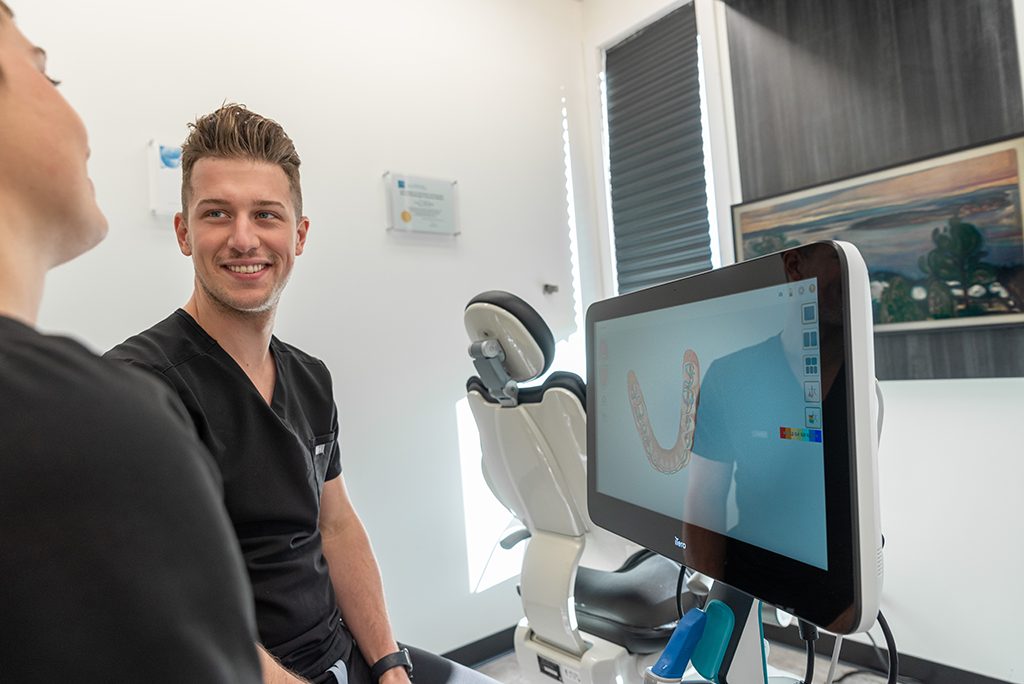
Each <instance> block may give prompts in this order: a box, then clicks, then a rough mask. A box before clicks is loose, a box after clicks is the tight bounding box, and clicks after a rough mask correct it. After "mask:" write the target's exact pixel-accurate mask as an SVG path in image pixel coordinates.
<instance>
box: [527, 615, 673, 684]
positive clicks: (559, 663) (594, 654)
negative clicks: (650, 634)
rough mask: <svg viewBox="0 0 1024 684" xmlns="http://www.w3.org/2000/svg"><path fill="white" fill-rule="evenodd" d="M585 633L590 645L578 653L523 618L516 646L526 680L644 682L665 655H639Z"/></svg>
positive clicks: (540, 683)
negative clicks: (543, 635)
mask: <svg viewBox="0 0 1024 684" xmlns="http://www.w3.org/2000/svg"><path fill="white" fill-rule="evenodd" d="M582 636H583V640H584V641H585V642H586V644H587V645H588V648H587V650H586V651H585V652H584V653H583V655H582V656H576V655H573V654H571V653H566V652H565V651H563V650H562V649H560V648H557V647H555V646H551V645H549V644H547V643H545V642H543V641H540V640H539V639H538V638H537V637H536V636H535V634H534V632H533V630H532V629H530V624H529V621H528V620H527V619H526V618H523V619H522V620H520V622H519V625H518V626H517V627H516V633H515V649H516V660H517V661H518V662H519V670H520V672H521V674H522V677H523V679H524V680H525V681H527V682H529V684H555V682H562V683H563V684H643V673H644V670H645V669H646V668H647V667H648V666H651V665H654V663H655V662H657V660H658V657H659V656H660V655H661V654H660V653H651V654H648V655H638V654H636V653H630V652H629V651H627V650H626V649H624V648H623V647H622V646H619V645H617V644H613V643H611V642H610V641H605V640H604V639H601V638H599V637H595V636H593V635H591V634H586V633H584V634H582Z"/></svg>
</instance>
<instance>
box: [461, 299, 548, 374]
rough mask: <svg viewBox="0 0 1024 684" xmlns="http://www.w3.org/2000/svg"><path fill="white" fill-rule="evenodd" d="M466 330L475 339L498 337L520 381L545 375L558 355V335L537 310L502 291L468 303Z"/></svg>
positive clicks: (509, 367)
mask: <svg viewBox="0 0 1024 684" xmlns="http://www.w3.org/2000/svg"><path fill="white" fill-rule="evenodd" d="M463 320H464V322H465V324H466V332H467V333H469V337H470V339H471V340H472V341H473V342H478V341H480V340H486V339H492V338H493V339H496V340H498V341H499V342H501V346H502V349H504V350H505V364H504V365H505V370H507V371H508V374H509V376H510V377H511V378H512V379H513V380H515V381H516V382H527V381H529V380H533V379H534V378H536V377H539V376H541V375H543V374H544V373H545V372H546V371H547V370H548V368H550V367H551V362H552V361H554V358H555V336H554V335H552V334H551V328H549V327H548V324H547V323H545V322H544V319H543V318H541V315H540V314H539V313H537V311H536V310H535V309H534V308H533V307H532V306H530V305H529V304H527V303H526V302H524V301H523V300H522V299H520V298H519V297H516V296H515V295H514V294H510V293H508V292H502V291H501V290H491V291H489V292H482V293H480V294H478V295H477V296H476V297H473V299H471V300H469V304H467V305H466V312H465V314H464V316H463Z"/></svg>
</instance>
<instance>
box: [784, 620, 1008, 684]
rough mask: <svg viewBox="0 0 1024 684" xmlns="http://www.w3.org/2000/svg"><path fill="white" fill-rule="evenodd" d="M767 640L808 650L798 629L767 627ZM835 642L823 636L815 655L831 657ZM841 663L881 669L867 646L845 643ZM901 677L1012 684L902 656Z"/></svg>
mask: <svg viewBox="0 0 1024 684" xmlns="http://www.w3.org/2000/svg"><path fill="white" fill-rule="evenodd" d="M764 636H765V638H766V639H768V640H769V641H774V642H777V643H780V644H785V645H787V646H792V647H793V648H797V649H800V650H805V649H806V648H807V647H806V645H805V644H804V642H803V641H802V640H801V639H800V635H799V634H798V633H797V629H796V626H795V625H794V626H792V627H786V628H782V627H775V626H774V625H765V626H764ZM835 641H836V640H835V637H833V636H832V635H830V634H822V635H821V638H820V639H818V642H817V644H815V651H816V652H817V653H818V655H824V656H825V657H829V656H831V654H832V649H833V647H834V646H835ZM897 647H899V644H897ZM879 648H880V649H881V651H882V656H883V657H886V658H888V657H889V654H888V652H887V651H886V649H885V647H884V645H881V644H880V645H879ZM839 659H840V660H841V661H842V662H843V663H845V664H847V665H853V666H854V667H863V668H869V669H872V670H878V669H879V664H878V656H876V655H875V650H874V649H873V648H871V646H869V645H868V644H862V643H860V642H857V641H852V640H845V641H843V651H842V653H841V654H840V656H839ZM798 674H799V673H798ZM900 677H913V678H914V679H917V680H920V681H922V682H928V684H1011V683H1010V682H1007V681H1006V680H1004V679H993V678H992V677H986V676H985V675H980V674H978V673H976V672H968V671H966V670H960V669H958V668H955V667H951V666H949V665H943V664H942V663H936V662H932V661H931V660H925V659H923V658H915V657H914V656H909V655H905V654H903V653H900Z"/></svg>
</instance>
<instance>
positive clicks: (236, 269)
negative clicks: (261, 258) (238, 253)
mask: <svg viewBox="0 0 1024 684" xmlns="http://www.w3.org/2000/svg"><path fill="white" fill-rule="evenodd" d="M269 265H270V264H250V265H248V266H231V265H227V266H225V268H226V269H228V270H229V271H231V272H232V273H258V272H260V271H262V270H263V269H265V268H267V266H269Z"/></svg>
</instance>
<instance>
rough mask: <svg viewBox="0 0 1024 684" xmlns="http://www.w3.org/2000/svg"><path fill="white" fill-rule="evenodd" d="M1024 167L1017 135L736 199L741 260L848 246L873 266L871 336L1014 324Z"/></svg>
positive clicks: (1020, 311) (1023, 260)
mask: <svg viewBox="0 0 1024 684" xmlns="http://www.w3.org/2000/svg"><path fill="white" fill-rule="evenodd" d="M1022 164H1024V136H1022V135H1017V136H1013V137H1009V138H1004V139H1001V140H997V141H994V142H989V143H985V144H981V145H975V146H971V147H968V148H963V149H959V150H955V151H951V152H943V153H941V154H936V155H933V156H929V157H925V158H922V159H918V160H915V161H913V162H909V163H906V164H899V165H894V166H890V167H886V168H883V169H879V170H876V171H872V172H869V173H866V174H861V175H857V176H851V177H849V178H844V179H841V180H836V181H831V182H829V183H823V184H820V185H815V186H811V187H807V188H802V189H800V190H795V191H793V192H788V193H784V194H780V195H774V196H771V197H766V198H761V199H758V200H754V201H751V202H742V203H739V204H735V205H733V206H732V228H733V240H734V247H735V256H736V260H737V261H743V260H746V259H750V258H753V257H755V256H761V255H763V254H767V253H770V252H771V251H777V250H779V249H785V248H788V247H791V246H796V245H797V244H806V243H808V242H814V241H817V240H823V239H838V240H846V241H848V242H852V243H853V244H854V245H856V246H857V247H858V248H859V249H860V250H861V253H862V254H863V255H864V259H865V261H866V262H867V264H868V270H869V274H870V276H871V283H872V293H871V294H872V311H873V315H874V321H875V331H876V332H880V333H881V332H911V331H925V330H935V329H950V328H953V329H955V328H965V327H991V326H1000V325H1020V324H1022V323H1024V220H1022V217H1024V193H1022V181H1024V178H1022ZM979 240H980V241H979ZM986 259H987V260H986ZM1004 281H1005V282H1004ZM965 282H966V286H965V285H964V283H965Z"/></svg>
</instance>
